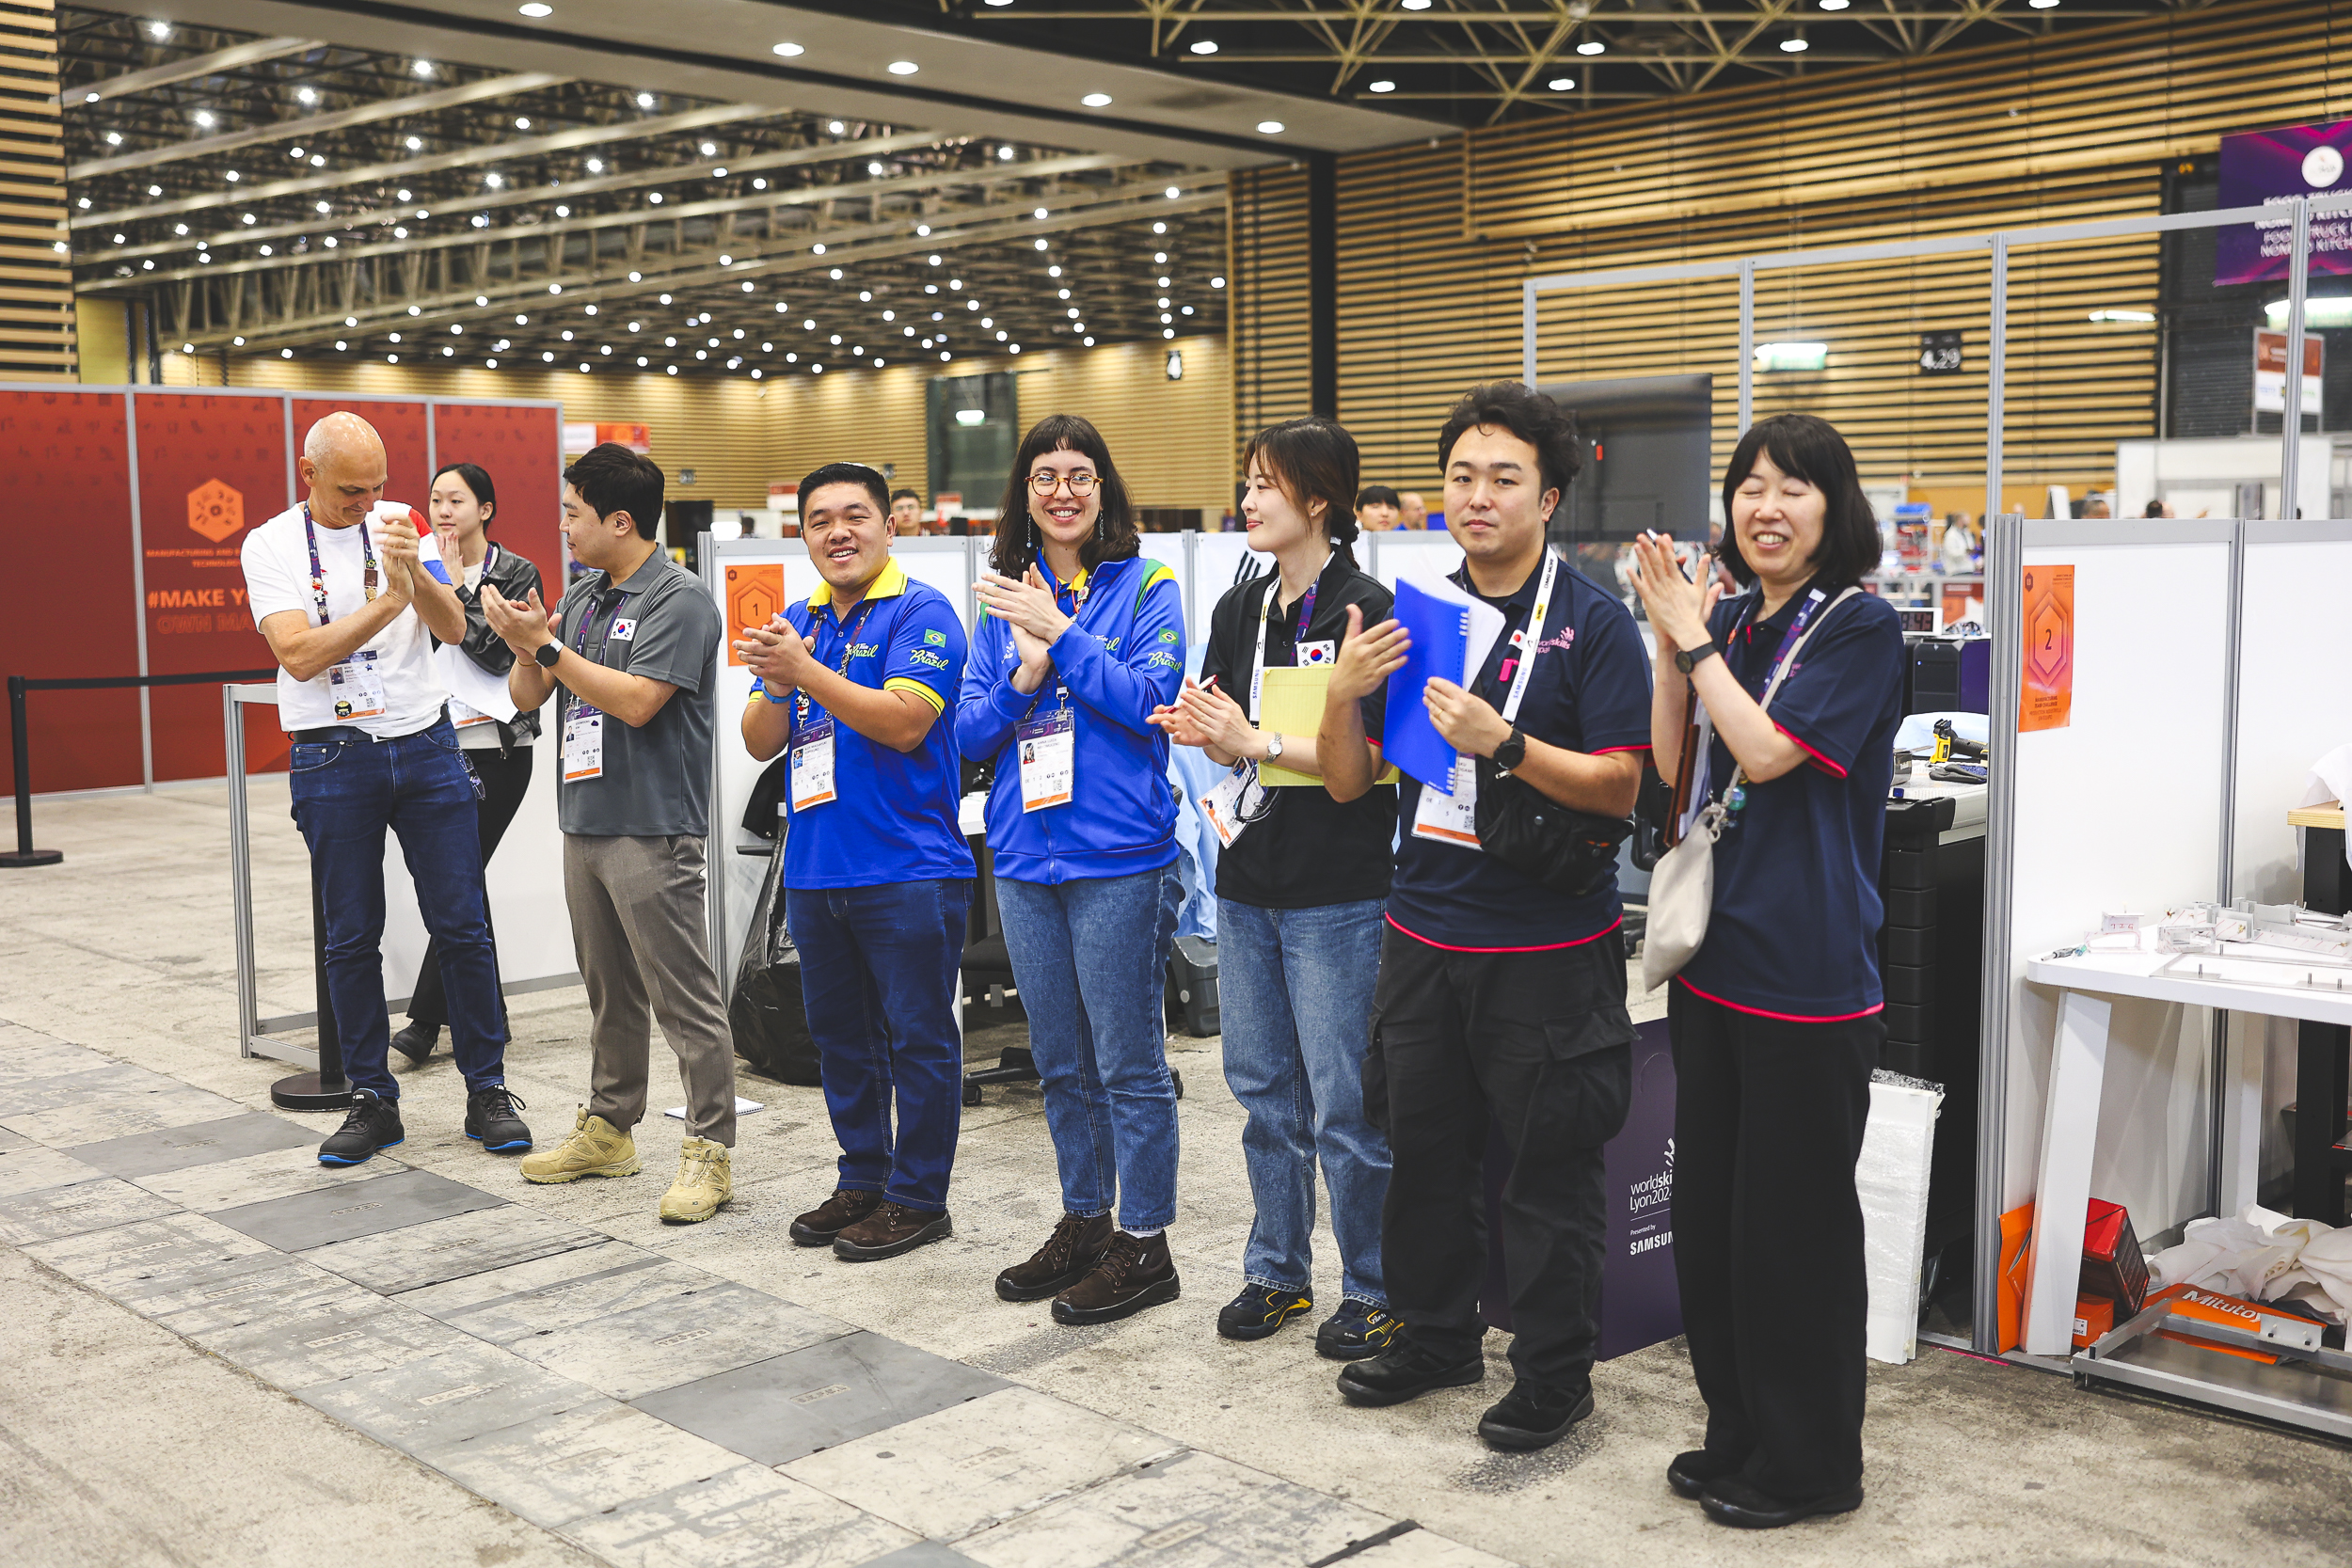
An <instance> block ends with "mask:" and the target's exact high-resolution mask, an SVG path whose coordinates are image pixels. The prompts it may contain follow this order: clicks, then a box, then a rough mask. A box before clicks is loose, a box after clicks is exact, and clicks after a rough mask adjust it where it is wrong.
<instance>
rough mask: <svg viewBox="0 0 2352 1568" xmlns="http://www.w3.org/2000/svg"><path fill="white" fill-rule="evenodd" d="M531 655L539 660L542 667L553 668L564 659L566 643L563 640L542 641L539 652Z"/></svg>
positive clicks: (544, 668) (545, 668) (543, 668)
mask: <svg viewBox="0 0 2352 1568" xmlns="http://www.w3.org/2000/svg"><path fill="white" fill-rule="evenodd" d="M531 657H532V658H534V659H536V660H538V662H539V668H540V669H542V670H552V669H554V668H555V667H556V666H557V665H558V664H560V663H562V662H563V660H564V644H563V643H561V642H542V643H540V644H539V650H538V652H536V653H534V654H532V656H531Z"/></svg>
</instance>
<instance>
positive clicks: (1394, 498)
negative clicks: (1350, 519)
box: [1356, 484, 1405, 512]
mask: <svg viewBox="0 0 2352 1568" xmlns="http://www.w3.org/2000/svg"><path fill="white" fill-rule="evenodd" d="M1367 506H1393V507H1395V508H1396V509H1397V510H1398V511H1399V512H1402V511H1404V510H1405V501H1404V499H1403V498H1402V497H1400V496H1398V495H1397V493H1396V492H1395V491H1394V490H1392V489H1391V488H1390V487H1389V486H1387V485H1385V484H1367V485H1365V486H1364V487H1363V488H1362V489H1360V490H1359V491H1357V492H1356V510H1357V511H1359V512H1361V511H1362V510H1363V509H1364V508H1365V507H1367Z"/></svg>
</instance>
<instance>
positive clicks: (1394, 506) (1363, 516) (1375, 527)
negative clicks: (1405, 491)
mask: <svg viewBox="0 0 2352 1568" xmlns="http://www.w3.org/2000/svg"><path fill="white" fill-rule="evenodd" d="M1400 515H1403V514H1402V508H1401V507H1400V505H1399V503H1398V501H1397V495H1396V492H1395V491H1393V490H1391V489H1390V488H1389V487H1388V486H1387V485H1385V484H1367V485H1365V486H1364V487H1363V488H1362V489H1360V490H1359V491H1357V492H1356V526H1357V527H1358V528H1359V529H1362V530H1363V531H1365V532H1366V533H1387V532H1389V531H1391V530H1392V529H1394V528H1395V527H1396V523H1397V518H1398V517H1399V516H1400Z"/></svg>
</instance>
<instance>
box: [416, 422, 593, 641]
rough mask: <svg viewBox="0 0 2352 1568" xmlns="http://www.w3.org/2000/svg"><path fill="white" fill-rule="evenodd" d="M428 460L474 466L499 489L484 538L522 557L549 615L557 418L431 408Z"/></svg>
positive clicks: (555, 542) (560, 494)
mask: <svg viewBox="0 0 2352 1568" xmlns="http://www.w3.org/2000/svg"><path fill="white" fill-rule="evenodd" d="M433 444H434V449H435V455H437V457H438V458H439V459H440V460H441V461H442V462H443V463H479V464H481V465H482V467H484V468H485V469H486V470H488V472H489V475H490V483H492V484H493V485H495V486H496V487H497V489H498V494H499V506H498V516H497V518H496V520H495V521H493V522H492V523H491V525H490V536H491V537H492V538H494V539H496V540H497V541H498V542H499V543H500V544H501V545H504V546H506V547H507V548H508V549H510V550H513V551H514V552H515V553H516V554H517V555H523V556H528V557H530V558H531V561H532V563H533V564H534V565H536V566H537V567H538V568H539V576H540V578H542V579H543V580H544V581H545V582H546V583H547V585H548V586H547V591H546V599H547V602H548V605H549V606H550V607H551V606H553V604H554V603H555V600H556V599H557V598H558V597H559V596H560V595H561V594H563V592H564V573H563V561H564V413H563V410H562V409H560V408H557V407H555V406H553V405H552V404H548V405H546V406H541V407H531V406H527V405H521V404H454V403H442V404H435V405H434V408H433Z"/></svg>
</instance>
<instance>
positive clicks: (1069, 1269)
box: [996, 1214, 1117, 1301]
mask: <svg viewBox="0 0 2352 1568" xmlns="http://www.w3.org/2000/svg"><path fill="white" fill-rule="evenodd" d="M1115 1234H1117V1227H1114V1226H1113V1225H1112V1224H1111V1217H1110V1216H1109V1215H1108V1214H1096V1215H1094V1216H1093V1217H1092V1218H1090V1219H1089V1218H1088V1217H1086V1216H1084V1215H1081V1214H1064V1215H1063V1216H1062V1217H1061V1218H1060V1219H1058V1220H1057V1221H1055V1222H1054V1233H1053V1234H1052V1235H1051V1236H1048V1237H1047V1238H1046V1239H1045V1244H1044V1245H1043V1246H1041V1247H1040V1248H1038V1249H1037V1256H1036V1257H1034V1258H1032V1259H1029V1260H1028V1261H1027V1262H1025V1263H1015V1264H1014V1265H1013V1266H1012V1267H1011V1268H1009V1269H1007V1270H1006V1271H1005V1272H1004V1273H1002V1274H1000V1275H997V1276H996V1293H997V1294H998V1295H1000V1296H1002V1297H1003V1298H1004V1299H1005V1300H1007V1301H1043V1300H1044V1299H1045V1298H1046V1297H1047V1296H1057V1295H1059V1294H1061V1293H1062V1292H1063V1291H1067V1290H1069V1289H1070V1287H1072V1286H1073V1285H1075V1284H1076V1283H1078V1281H1080V1280H1081V1279H1084V1278H1085V1277H1086V1276H1087V1274H1088V1272H1089V1270H1091V1269H1092V1268H1093V1267H1094V1265H1095V1263H1096V1261H1097V1260H1098V1259H1101V1258H1102V1256H1103V1249H1104V1248H1105V1247H1107V1246H1109V1245H1110V1244H1111V1237H1112V1236H1114V1235H1115Z"/></svg>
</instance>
